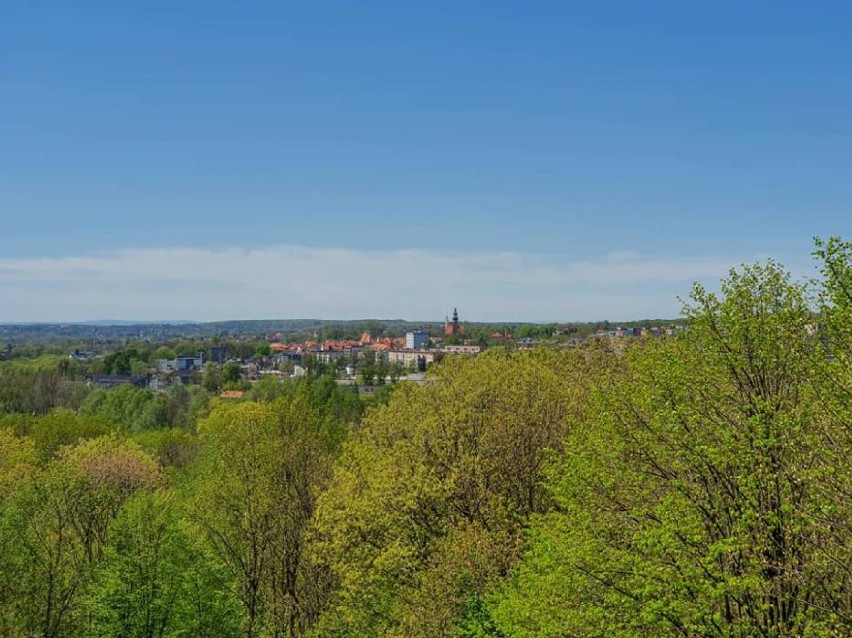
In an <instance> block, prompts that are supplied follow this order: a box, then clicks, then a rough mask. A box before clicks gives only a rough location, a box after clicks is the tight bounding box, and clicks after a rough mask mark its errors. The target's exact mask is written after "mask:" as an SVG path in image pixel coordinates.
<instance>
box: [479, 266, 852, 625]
mask: <svg viewBox="0 0 852 638" xmlns="http://www.w3.org/2000/svg"><path fill="white" fill-rule="evenodd" d="M835 254H836V253H835ZM830 289H831V286H829V290H830ZM686 314H687V317H688V319H689V320H690V324H691V328H690V329H689V330H687V331H686V333H685V334H684V335H682V336H681V337H679V338H677V339H669V340H664V341H662V342H656V343H653V344H646V345H644V346H643V347H640V348H633V349H631V350H630V351H629V352H628V353H627V355H626V356H625V359H624V362H623V363H624V366H623V371H622V373H621V374H620V375H617V376H614V377H613V376H610V377H607V378H603V379H602V380H601V386H600V387H601V389H600V392H599V394H598V396H597V398H596V400H595V401H594V402H593V405H592V408H593V409H592V411H591V414H590V415H589V418H588V419H587V420H586V421H585V423H586V426H585V427H582V428H579V427H578V428H575V429H574V430H573V431H572V434H571V435H570V437H569V440H568V442H567V444H566V446H565V448H564V457H563V458H561V459H559V460H557V461H555V463H554V465H553V468H552V470H551V473H550V478H549V486H550V489H551V491H552V494H553V496H554V498H555V499H556V501H557V503H558V505H559V507H558V509H557V510H556V511H554V512H552V513H549V514H547V515H544V516H541V517H538V518H535V519H534V522H533V525H532V529H531V532H530V537H529V538H530V542H531V549H530V551H529V553H528V554H527V556H526V558H525V559H524V561H523V563H522V565H521V567H520V568H519V569H518V571H517V573H516V575H515V578H514V580H513V582H512V585H511V586H510V587H509V588H508V589H507V590H506V591H505V592H504V593H503V594H502V595H501V596H499V597H498V599H497V601H496V602H495V604H494V606H493V613H494V617H495V618H496V619H497V621H498V623H497V624H498V626H499V627H500V628H501V629H502V630H503V631H504V632H505V633H506V635H512V636H519V637H531V636H565V635H585V636H641V635H654V636H702V637H704V636H720V637H721V636H724V637H726V638H735V637H743V638H745V637H751V636H767V637H775V638H786V637H792V636H839V635H842V634H848V632H849V631H850V628H852V625H850V622H851V621H852V618H850V616H851V615H850V602H849V601H850V598H849V592H850V572H849V565H850V564H852V563H850V558H851V557H850V547H849V543H848V540H849V538H850V520H852V511H850V500H849V498H848V494H849V476H850V474H849V463H850V458H852V455H850V454H849V446H848V424H849V422H850V420H849V419H850V413H849V402H848V397H847V400H846V402H845V407H842V408H841V404H842V401H827V400H820V395H821V394H824V393H831V392H834V390H828V389H827V388H826V387H815V385H814V380H815V374H814V372H815V369H816V368H817V367H823V365H824V362H825V359H826V358H828V359H833V358H834V357H835V356H836V355H835V354H834V353H836V352H837V349H838V348H839V349H844V348H848V345H849V344H848V342H847V343H845V344H844V343H839V342H835V341H832V340H829V342H828V343H825V344H821V343H820V341H819V340H818V339H816V338H814V334H815V331H814V329H813V328H814V325H815V322H814V317H813V315H812V314H811V311H810V309H809V307H808V304H807V296H806V292H805V290H804V289H803V287H802V286H800V285H797V284H794V283H792V282H791V280H790V277H789V275H788V274H787V273H785V272H784V271H783V269H781V268H780V267H779V266H777V265H776V264H774V263H772V262H769V263H767V264H764V265H756V266H747V267H743V268H742V269H741V270H739V271H732V272H731V275H730V277H729V278H728V279H727V280H726V281H724V282H723V283H722V295H721V296H717V295H715V294H712V293H709V292H707V291H705V290H704V289H703V288H702V287H700V286H696V287H695V288H694V290H693V294H692V304H691V305H689V306H687V308H686ZM826 355H828V356H827V357H826ZM847 378H848V373H847ZM818 385H821V384H818ZM835 396H837V395H835ZM826 404H828V405H830V406H831V407H833V408H835V409H836V410H839V411H829V410H827V409H826ZM844 432H845V434H844ZM844 437H845V438H844Z"/></svg>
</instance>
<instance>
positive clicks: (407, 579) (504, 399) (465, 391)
mask: <svg viewBox="0 0 852 638" xmlns="http://www.w3.org/2000/svg"><path fill="white" fill-rule="evenodd" d="M586 369H587V365H586V363H585V362H584V361H582V360H581V356H580V354H579V353H565V354H562V353H556V352H543V351H542V352H524V353H518V354H515V355H511V356H509V355H506V354H504V353H498V352H490V353H487V354H485V355H483V356H481V357H478V358H469V359H468V358H455V359H450V360H448V361H447V362H446V364H445V365H442V366H441V367H439V368H437V369H436V372H435V374H436V377H435V379H434V382H433V383H432V384H430V385H428V386H424V387H418V386H414V385H410V384H405V383H403V384H399V386H398V387H397V389H396V390H395V391H394V393H393V395H392V396H391V398H390V402H389V403H388V404H387V405H385V406H381V407H378V408H377V409H376V410H374V411H373V412H371V413H368V415H367V417H366V418H365V421H364V424H363V426H362V428H361V429H360V431H359V432H358V434H357V436H356V438H355V439H354V440H353V441H351V442H350V443H348V444H347V445H346V446H345V447H344V451H343V454H342V456H341V459H340V462H339V463H338V465H337V467H336V468H335V473H334V478H333V480H332V483H331V485H330V487H329V489H328V490H327V491H326V492H324V493H323V494H322V495H321V496H320V501H319V505H318V508H317V513H316V517H315V533H314V537H313V543H312V551H313V552H315V554H316V555H317V557H318V560H323V561H326V562H327V564H328V566H329V569H331V571H332V573H333V574H334V576H335V578H336V579H337V581H338V583H339V586H338V587H337V589H336V592H335V595H334V598H333V600H332V601H331V604H330V605H329V607H328V609H327V610H326V612H325V614H324V616H323V618H322V619H321V621H320V624H319V625H318V627H317V628H316V630H315V632H316V635H318V636H326V635H347V636H348V635H352V636H424V637H426V636H430V637H437V636H452V635H456V633H457V631H459V625H458V623H459V622H461V621H460V620H459V619H465V620H464V622H465V623H466V627H467V629H466V631H467V630H470V631H473V626H474V625H476V624H477V623H480V624H481V623H485V624H487V620H486V619H485V618H482V617H481V615H480V617H477V614H478V611H481V610H482V609H483V608H484V605H483V604H482V596H483V595H484V593H485V592H486V591H487V589H488V587H489V586H490V585H491V584H492V583H494V582H496V581H498V580H499V578H500V577H501V575H502V574H505V573H506V571H507V570H508V569H509V568H510V566H511V565H513V564H514V561H515V560H516V559H517V557H518V555H519V551H520V539H521V529H522V526H523V523H524V522H525V520H526V519H527V517H528V516H529V515H530V514H531V513H532V512H538V511H545V510H547V509H548V508H549V507H550V504H551V499H550V497H549V495H548V494H547V493H546V492H545V491H544V490H543V488H542V487H541V484H540V480H539V470H540V468H541V467H542V465H543V464H544V461H545V458H546V455H547V452H546V451H547V449H548V448H552V447H556V446H558V445H559V444H560V442H561V441H562V440H563V437H564V436H565V432H566V427H565V419H566V417H567V416H568V415H569V414H571V413H572V412H573V411H574V410H576V409H580V405H581V404H580V401H579V398H580V397H581V396H582V393H583V391H582V389H581V380H582V378H583V374H582V371H583V370H586Z"/></svg>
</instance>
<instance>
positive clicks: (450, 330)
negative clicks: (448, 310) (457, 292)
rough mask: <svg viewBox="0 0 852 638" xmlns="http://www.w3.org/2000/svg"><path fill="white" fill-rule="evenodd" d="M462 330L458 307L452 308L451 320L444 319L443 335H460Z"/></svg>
mask: <svg viewBox="0 0 852 638" xmlns="http://www.w3.org/2000/svg"><path fill="white" fill-rule="evenodd" d="M463 332H464V328H462V325H461V324H460V323H459V311H458V308H453V320H452V321H450V320H449V319H447V320H446V322H445V323H444V335H446V336H447V337H453V336H455V335H460V334H462V333H463Z"/></svg>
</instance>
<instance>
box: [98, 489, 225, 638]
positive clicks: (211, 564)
mask: <svg viewBox="0 0 852 638" xmlns="http://www.w3.org/2000/svg"><path fill="white" fill-rule="evenodd" d="M191 534H192V530H191V529H190V528H188V527H186V526H185V525H184V524H182V522H181V519H180V517H179V515H178V508H177V507H176V504H175V498H174V496H172V495H170V494H169V493H166V492H141V493H138V494H136V495H135V496H134V497H133V498H131V499H130V501H128V503H127V504H126V505H125V507H124V508H123V509H122V511H121V512H120V514H119V515H118V517H117V518H116V519H115V520H114V521H113V522H112V523H111V525H110V536H109V543H108V545H107V547H106V552H105V557H104V560H103V561H102V562H101V564H100V565H99V566H98V569H97V571H96V573H95V575H94V578H93V583H92V584H91V586H90V587H89V588H88V593H87V595H86V599H85V601H84V602H83V605H84V606H85V609H86V617H87V619H88V622H87V628H86V635H87V636H92V637H96V636H103V637H104V638H107V637H110V636H123V637H126V638H163V637H177V636H185V635H192V636H198V637H210V638H213V637H216V638H219V637H222V638H225V637H228V636H238V635H239V624H238V622H237V619H238V618H239V609H238V604H239V603H238V602H237V601H236V600H235V599H234V598H233V597H232V596H230V595H229V588H228V583H227V581H226V580H225V575H224V572H223V570H222V569H221V568H220V567H218V566H217V565H216V563H215V561H213V560H212V559H211V557H210V556H207V555H205V553H204V552H203V550H202V549H201V548H200V547H199V546H198V544H197V542H196V541H195V540H193V538H192V536H191Z"/></svg>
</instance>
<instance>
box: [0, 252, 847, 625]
mask: <svg viewBox="0 0 852 638" xmlns="http://www.w3.org/2000/svg"><path fill="white" fill-rule="evenodd" d="M814 256H815V258H816V261H817V264H818V266H819V273H820V274H819V276H818V277H817V278H815V279H814V280H812V281H796V280H794V278H793V277H792V276H791V275H790V274H789V273H788V272H787V271H786V270H785V269H784V268H783V267H782V266H781V265H779V264H777V263H775V262H773V261H767V262H764V263H759V264H754V265H746V266H742V267H740V268H737V269H734V270H732V271H731V272H730V274H729V276H728V277H727V278H726V279H725V280H724V281H723V282H722V283H721V286H720V288H719V290H718V292H713V291H711V290H708V289H706V288H704V287H702V286H699V285H696V286H695V287H694V288H693V289H692V291H691V294H690V295H689V298H688V300H687V301H686V302H685V304H684V320H685V321H684V323H685V325H686V326H687V328H686V329H684V330H682V331H678V333H677V334H675V335H671V336H660V337H650V336H649V337H645V338H641V339H634V340H631V341H630V342H629V343H624V342H619V341H614V340H610V339H608V338H604V339H589V340H586V341H585V342H583V343H582V344H580V345H577V344H571V346H570V347H568V346H566V345H565V344H560V345H559V347H552V348H538V349H533V350H513V349H512V348H509V347H499V348H493V349H490V350H487V351H485V352H484V353H482V354H481V355H479V356H477V357H464V356H456V357H446V358H445V360H444V361H443V362H442V363H441V364H440V365H438V366H436V367H435V368H434V369H432V370H431V371H430V372H429V374H428V375H427V376H426V378H425V380H424V381H422V382H421V383H420V384H414V383H410V382H400V383H399V384H397V385H395V386H394V387H393V388H392V389H390V390H388V392H386V393H385V394H383V396H382V399H381V400H370V399H366V398H364V397H362V396H359V395H358V394H357V393H356V392H353V391H352V389H351V388H349V387H346V386H344V385H338V384H337V383H336V382H335V381H334V380H333V379H331V378H326V377H318V378H316V377H312V378H300V379H288V380H277V379H265V380H263V381H262V382H258V383H257V384H255V385H254V386H252V387H251V388H250V389H249V390H248V391H247V392H245V394H244V395H243V394H242V393H238V394H239V395H240V396H241V397H242V398H240V399H238V400H227V399H221V398H218V397H217V396H215V395H214V394H213V393H211V392H209V391H208V390H205V388H204V387H202V386H196V387H193V388H192V389H186V388H175V389H171V390H168V391H166V392H156V391H152V390H149V389H140V388H135V387H132V386H130V385H120V386H118V387H117V388H114V389H98V390H94V391H85V390H84V388H83V384H82V383H79V382H78V381H77V380H75V379H74V377H73V374H74V371H73V370H69V369H67V367H66V369H64V370H63V369H60V368H58V367H56V365H55V361H54V362H53V363H51V362H50V361H47V360H41V361H39V362H37V363H33V364H32V365H30V366H27V365H23V364H20V363H16V366H15V367H14V368H6V369H4V370H2V384H0V636H2V637H4V638H24V637H30V636H39V637H44V638H65V637H69V638H70V637H83V636H86V637H88V636H102V637H107V636H116V637H118V636H121V637H128V638H129V637H140V638H141V637H146V638H153V637H157V638H176V637H178V636H198V637H204V636H209V637H214V636H215V637H228V636H233V637H237V636H244V637H246V638H261V637H276V638H283V637H296V636H305V637H316V638H320V637H323V638H324V637H339V638H343V637H351V638H402V637H423V638H426V637H444V636H445V637H458V638H462V637H464V638H473V637H477V638H485V637H489V636H490V637H494V638H498V637H499V638H509V637H513V638H514V637H518V638H534V637H535V638H561V637H565V636H590V637H591V636H600V637H602V638H603V637H613V636H614V637H619V636H621V637H625V638H627V637H631V638H632V637H639V636H642V637H645V636H658V637H672V638H674V637H684V638H686V637H696V638H698V637H702V638H703V637H713V636H718V637H719V638H723V637H724V638H749V637H752V636H754V637H763V638H792V637H794V636H808V637H813V638H818V637H825V638H828V637H839V636H848V635H850V634H852V556H850V553H851V552H852V511H850V508H851V507H852V498H850V497H852V476H851V475H850V470H851V469H852V467H850V464H852V460H850V459H852V445H850V443H852V441H850V425H852V408H850V405H852V403H851V402H850V399H852V303H850V302H852V259H850V258H852V244H850V243H848V242H844V241H843V240H841V239H839V238H829V239H827V240H824V241H822V240H818V241H817V242H816V245H815V253H814ZM122 365H123V364H122ZM69 379H70V380H69Z"/></svg>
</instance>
